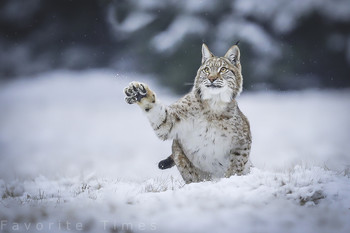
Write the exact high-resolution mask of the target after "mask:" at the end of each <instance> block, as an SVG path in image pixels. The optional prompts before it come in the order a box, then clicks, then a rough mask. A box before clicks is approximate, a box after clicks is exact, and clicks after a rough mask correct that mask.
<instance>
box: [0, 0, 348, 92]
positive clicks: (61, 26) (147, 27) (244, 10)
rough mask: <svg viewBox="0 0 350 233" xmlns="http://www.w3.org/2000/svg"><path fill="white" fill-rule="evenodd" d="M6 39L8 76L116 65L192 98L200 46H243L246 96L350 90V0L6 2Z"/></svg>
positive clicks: (219, 49) (0, 7) (2, 22)
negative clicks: (315, 89)
mask: <svg viewBox="0 0 350 233" xmlns="http://www.w3.org/2000/svg"><path fill="white" fill-rule="evenodd" d="M0 33H1V34H0V35H1V37H0V49H1V50H0V51H1V52H0V75H1V77H2V78H6V77H13V76H16V75H20V74H28V73H35V72H40V71H45V70H49V69H57V68H70V69H84V68H93V67H111V68H114V69H116V70H125V71H132V72H141V73H151V74H153V75H154V76H156V77H157V78H159V80H160V81H161V82H162V83H164V84H166V85H169V86H172V87H173V88H174V89H175V90H176V91H178V92H185V91H187V90H188V89H189V88H191V86H190V85H187V84H189V83H192V81H193V78H194V76H195V75H196V71H197V68H198V66H199V65H200V59H201V52H200V48H201V44H202V42H205V43H207V44H208V45H209V48H210V49H211V50H212V52H213V53H214V54H216V55H219V56H220V55H223V54H224V53H225V52H226V50H227V49H228V48H229V47H230V46H232V45H233V44H234V43H235V42H236V41H237V40H240V41H241V42H240V48H241V53H242V57H241V62H242V64H243V75H244V78H245V82H244V88H246V89H261V88H274V89H280V90H285V89H300V88H310V87H327V88H329V87H349V86H350V78H349V77H350V4H348V0H336V1H331V0H295V1H288V0H280V1H275V0H267V1H265V2H264V3H263V4H262V3H261V1H259V0H250V1H246V0H235V1H225V0H218V1H212V0H201V1H198V0H176V1H175V0H163V1H156V0H147V1H138V0H96V1H94V0H74V1H69V0H51V1H40V0H3V1H1V2H0Z"/></svg>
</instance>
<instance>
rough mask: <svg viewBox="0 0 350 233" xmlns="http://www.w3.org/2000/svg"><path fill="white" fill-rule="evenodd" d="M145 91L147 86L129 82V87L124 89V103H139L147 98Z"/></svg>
mask: <svg viewBox="0 0 350 233" xmlns="http://www.w3.org/2000/svg"><path fill="white" fill-rule="evenodd" d="M147 89H148V88H147V86H146V85H145V84H143V83H139V82H131V83H130V84H129V86H127V87H126V88H124V93H125V95H126V97H125V101H126V102H127V103H128V104H134V103H136V102H140V101H141V99H142V98H145V97H146V96H147Z"/></svg>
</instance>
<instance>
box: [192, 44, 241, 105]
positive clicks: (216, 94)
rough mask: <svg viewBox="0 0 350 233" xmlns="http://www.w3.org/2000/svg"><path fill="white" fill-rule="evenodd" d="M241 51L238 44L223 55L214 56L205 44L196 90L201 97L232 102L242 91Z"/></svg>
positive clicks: (195, 85)
mask: <svg viewBox="0 0 350 233" xmlns="http://www.w3.org/2000/svg"><path fill="white" fill-rule="evenodd" d="M239 59H240V52H239V48H238V46H237V45H234V46H232V47H231V48H230V49H229V50H228V51H227V52H226V54H225V56H223V57H216V56H214V55H213V54H212V53H211V52H210V51H209V49H208V47H207V46H206V45H205V44H203V46H202V64H201V66H200V67H199V69H198V72H197V76H196V79H195V83H194V91H195V92H196V93H198V95H199V98H201V99H203V100H206V99H212V98H216V99H218V98H219V100H221V101H222V102H226V103H227V102H230V101H231V100H232V99H234V98H235V97H236V96H238V95H239V94H240V92H241V91H242V84H243V79H242V73H241V64H240V61H239Z"/></svg>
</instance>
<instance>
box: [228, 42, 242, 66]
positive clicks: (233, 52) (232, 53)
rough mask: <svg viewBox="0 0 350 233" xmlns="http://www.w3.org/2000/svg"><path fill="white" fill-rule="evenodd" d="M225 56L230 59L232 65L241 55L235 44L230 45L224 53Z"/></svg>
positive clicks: (237, 61)
mask: <svg viewBox="0 0 350 233" xmlns="http://www.w3.org/2000/svg"><path fill="white" fill-rule="evenodd" d="M225 57H226V58H228V59H229V60H230V62H231V63H232V64H234V65H236V64H237V63H239V59H240V57H241V53H240V51H239V48H238V46H237V45H234V46H232V47H231V48H230V49H229V50H228V51H227V52H226V54H225Z"/></svg>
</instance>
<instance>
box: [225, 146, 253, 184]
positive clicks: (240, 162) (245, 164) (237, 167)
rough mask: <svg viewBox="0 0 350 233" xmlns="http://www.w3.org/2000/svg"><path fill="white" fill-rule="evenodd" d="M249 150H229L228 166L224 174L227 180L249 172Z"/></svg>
mask: <svg viewBox="0 0 350 233" xmlns="http://www.w3.org/2000/svg"><path fill="white" fill-rule="evenodd" d="M249 152H250V149H249V148H245V149H236V150H231V154H230V166H229V168H228V170H227V171H226V173H225V177H226V178H228V177H230V176H232V175H234V174H237V175H245V174H246V173H248V172H249V170H250V166H251V164H250V162H249Z"/></svg>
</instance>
